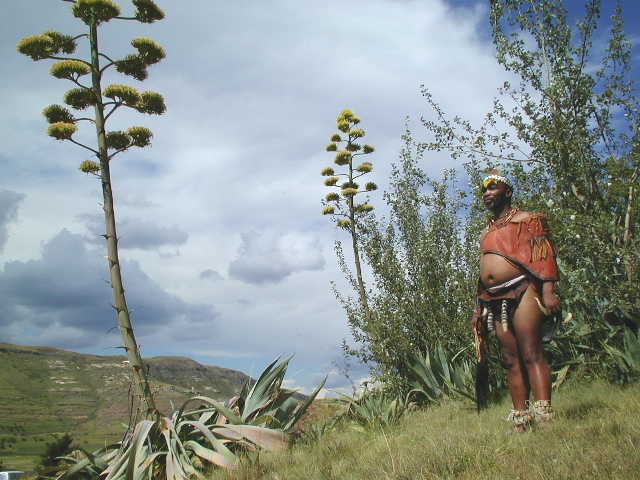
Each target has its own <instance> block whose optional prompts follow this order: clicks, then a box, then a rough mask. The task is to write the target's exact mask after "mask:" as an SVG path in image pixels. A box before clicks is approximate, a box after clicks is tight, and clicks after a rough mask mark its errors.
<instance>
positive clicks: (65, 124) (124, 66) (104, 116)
mask: <svg viewBox="0 0 640 480" xmlns="http://www.w3.org/2000/svg"><path fill="white" fill-rule="evenodd" d="M63 1H65V2H68V3H71V4H72V8H71V11H72V14H73V15H74V16H75V17H76V18H78V19H80V20H81V21H82V22H83V23H84V24H85V26H86V28H87V30H88V31H87V33H83V34H80V35H77V36H75V37H73V36H70V35H66V34H62V33H59V32H55V31H51V30H49V31H46V32H45V33H43V34H41V35H34V36H31V37H27V38H24V39H23V40H21V41H20V42H19V43H18V51H19V52H20V53H22V54H24V55H27V56H29V57H31V59H33V60H43V59H52V60H57V62H56V63H55V64H54V65H53V66H52V67H51V75H53V76H54V77H56V78H60V79H65V80H68V81H71V82H72V83H73V84H74V85H75V87H76V88H73V89H71V90H69V91H68V92H67V93H66V95H65V97H64V101H65V103H66V104H67V105H69V106H70V107H71V108H73V109H75V110H84V109H86V108H88V107H93V109H94V115H93V117H86V116H76V115H74V114H73V113H72V112H71V111H70V110H69V109H67V108H66V107H64V106H61V105H50V106H49V107H47V108H45V109H44V111H43V114H44V116H45V117H46V119H47V121H48V122H49V123H50V126H49V130H48V133H49V135H50V136H51V137H53V138H55V139H56V140H67V141H70V142H72V143H74V144H76V145H78V146H80V147H82V148H84V149H85V150H88V151H90V152H92V153H93V154H94V155H95V157H96V158H97V160H98V162H95V161H93V160H84V161H83V162H82V163H81V164H80V170H81V171H83V172H85V173H88V174H93V175H96V176H99V177H100V181H101V184H102V200H103V210H104V218H105V234H104V238H105V240H106V244H107V262H108V267H109V274H110V280H111V287H112V291H113V302H114V305H113V306H114V309H115V311H116V315H117V321H118V327H119V330H120V333H121V336H122V340H123V343H124V348H125V350H126V352H127V357H128V360H129V363H130V365H131V367H132V368H133V373H134V377H135V380H136V384H137V385H138V387H139V390H140V395H141V397H142V398H143V399H144V401H145V402H146V406H147V413H148V414H155V415H156V416H157V408H156V405H155V400H154V398H153V395H152V393H151V388H150V386H149V382H148V380H147V376H146V372H145V368H144V366H143V363H142V357H141V355H140V349H139V347H138V344H137V342H136V338H135V335H134V331H133V326H132V324H131V319H130V316H129V309H128V308H127V302H126V298H125V294H124V286H123V281H122V273H121V271H120V260H119V255H118V236H117V231H116V219H115V210H114V200H113V189H112V183H111V172H110V162H111V160H113V158H114V157H115V156H116V155H118V154H119V153H121V152H124V151H125V150H128V149H129V148H132V147H145V146H148V145H150V142H151V137H152V136H153V134H152V132H151V131H150V130H149V129H147V128H145V127H131V128H129V129H127V130H126V131H124V132H122V131H115V132H107V131H106V123H107V121H108V119H109V118H110V117H111V115H113V113H114V112H115V111H116V110H118V109H120V108H122V107H127V108H131V109H133V110H136V111H138V112H140V113H146V114H157V115H160V114H162V113H164V111H165V104H164V99H163V98H162V96H161V95H160V94H158V93H156V92H142V93H139V92H138V91H137V89H135V88H134V87H129V86H125V85H109V86H107V87H106V88H105V89H104V90H103V89H102V85H101V83H102V79H103V75H104V72H105V71H106V70H107V69H109V68H111V67H115V68H116V70H117V71H119V72H121V73H123V74H125V75H128V76H131V77H133V78H135V79H137V80H144V79H145V78H146V77H147V67H149V66H150V65H152V64H154V63H157V62H159V61H160V60H161V59H162V58H164V56H165V53H164V50H163V49H162V47H160V46H159V45H158V44H156V43H155V42H154V41H153V40H151V39H148V38H137V39H134V40H133V41H132V42H131V44H132V46H133V47H134V48H135V49H136V50H137V51H138V53H135V54H130V55H127V56H126V57H124V58H123V59H120V60H112V59H111V57H110V56H108V55H106V54H105V53H104V52H103V51H101V50H100V48H99V44H98V29H99V27H100V25H101V24H103V23H105V22H108V21H110V20H113V19H119V20H135V21H138V22H141V23H152V22H154V21H156V20H161V19H162V18H164V13H163V12H162V10H160V8H158V6H157V5H156V4H155V3H154V2H153V1H152V0H132V2H133V4H134V6H135V14H134V16H132V17H123V16H120V7H119V6H118V5H117V4H116V3H115V2H113V1H112V0H63ZM81 39H84V40H88V42H89V47H90V58H89V59H88V60H86V59H83V58H75V57H70V56H69V55H72V54H74V52H75V50H76V45H77V42H78V41H79V40H81ZM101 62H103V63H101ZM89 74H90V79H91V80H90V84H84V83H82V77H83V76H85V75H89ZM81 122H89V123H92V124H93V125H94V126H95V129H96V136H97V145H96V146H95V147H94V146H90V145H85V144H83V143H80V142H79V141H77V140H75V139H74V138H73V135H74V134H75V133H76V131H77V130H78V125H79V124H80V123H81ZM110 150H111V152H110Z"/></svg>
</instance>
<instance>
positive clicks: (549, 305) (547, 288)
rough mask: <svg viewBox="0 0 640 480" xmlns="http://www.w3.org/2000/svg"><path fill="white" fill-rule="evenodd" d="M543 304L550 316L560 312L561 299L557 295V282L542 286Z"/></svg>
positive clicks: (549, 282) (546, 283) (548, 282)
mask: <svg viewBox="0 0 640 480" xmlns="http://www.w3.org/2000/svg"><path fill="white" fill-rule="evenodd" d="M542 303H543V304H544V306H545V308H546V309H547V310H548V311H549V313H550V314H553V313H556V312H557V311H558V310H560V298H558V295H557V294H556V282H554V281H547V282H544V283H543V284H542Z"/></svg>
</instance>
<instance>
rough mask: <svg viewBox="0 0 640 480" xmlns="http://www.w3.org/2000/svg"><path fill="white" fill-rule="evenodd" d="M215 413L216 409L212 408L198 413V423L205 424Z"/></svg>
mask: <svg viewBox="0 0 640 480" xmlns="http://www.w3.org/2000/svg"><path fill="white" fill-rule="evenodd" d="M215 414H216V411H214V410H210V411H208V412H204V413H203V414H202V415H200V418H199V419H198V421H199V422H200V423H204V424H206V423H207V422H208V421H209V420H211V417H213V416H214V415H215Z"/></svg>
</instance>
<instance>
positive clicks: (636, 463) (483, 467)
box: [211, 383, 640, 480]
mask: <svg viewBox="0 0 640 480" xmlns="http://www.w3.org/2000/svg"><path fill="white" fill-rule="evenodd" d="M554 405H555V408H556V411H557V412H558V417H557V418H556V420H554V421H553V423H552V424H550V425H547V426H545V427H544V428H537V429H536V430H533V431H530V432H527V433H524V434H519V435H508V434H507V433H506V432H507V431H508V429H509V424H508V423H507V422H506V421H504V417H505V416H506V413H507V412H508V409H509V403H508V401H507V399H505V400H504V401H503V402H502V404H500V405H496V406H494V407H492V408H490V409H489V410H487V411H484V412H483V413H482V414H480V415H477V414H476V412H475V410H474V409H473V405H471V403H470V402H462V401H449V402H446V403H443V404H442V405H439V406H435V407H432V408H429V409H425V410H418V411H414V412H410V413H409V414H407V415H406V416H405V417H404V418H403V419H402V421H401V422H400V424H399V425H397V426H394V427H392V428H387V429H384V430H383V429H377V430H371V431H355V430H353V429H351V428H349V427H346V426H345V427H340V428H341V431H336V432H332V433H329V434H327V435H326V436H324V437H322V438H321V439H320V440H319V441H318V442H316V443H311V444H306V445H305V444H299V445H297V446H294V447H292V448H291V449H290V450H288V451H285V452H278V453H262V454H261V456H260V457H259V460H257V461H253V462H252V463H251V464H245V465H243V467H242V468H241V469H239V470H236V471H234V472H223V471H216V472H212V474H211V480H215V479H230V478H233V479H246V480H250V479H265V480H266V479H273V480H282V479H299V478H304V479H345V478H347V479H407V480H408V479H440V478H443V479H447V478H452V479H453V478H455V479H472V478H473V479H477V478H480V479H482V478H487V479H489V478H491V479H493V478H496V477H497V478H507V477H509V478H522V479H529V478H536V479H558V478H572V479H573V478H616V479H624V478H639V477H640V457H639V456H638V455H637V452H638V449H639V448H640V417H639V416H638V414H637V412H638V411H639V410H640V386H639V385H635V386H631V387H628V388H620V387H614V386H611V385H609V384H604V383H591V384H577V385H575V384H574V385H568V386H566V387H564V388H563V389H562V390H561V391H560V392H558V393H557V394H556V395H555V397H554Z"/></svg>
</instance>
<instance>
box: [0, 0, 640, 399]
mask: <svg viewBox="0 0 640 480" xmlns="http://www.w3.org/2000/svg"><path fill="white" fill-rule="evenodd" d="M158 3H159V5H160V6H161V7H162V8H163V9H164V10H165V12H166V19H165V20H164V21H161V22H158V23H155V24H152V25H143V26H141V25H140V24H138V23H135V22H116V21H112V22H110V23H109V24H107V25H106V26H105V27H104V28H102V29H101V35H102V40H101V46H102V49H103V50H104V51H105V52H108V53H109V55H110V56H112V57H118V56H122V55H124V54H127V53H130V52H131V47H130V46H129V42H130V40H131V39H132V38H135V37H140V36H148V37H151V38H154V39H155V40H156V41H157V42H159V43H160V44H161V45H163V46H164V48H165V49H166V51H167V58H166V59H165V60H164V61H163V62H161V63H160V64H158V65H156V66H153V67H151V69H150V77H149V79H148V80H147V81H145V82H144V83H142V84H139V85H135V84H136V81H135V80H132V79H131V78H128V77H118V75H117V74H116V75H113V76H109V77H108V78H107V83H108V81H113V82H117V83H127V84H133V85H135V86H137V87H139V88H142V89H151V90H156V91H158V92H161V93H162V94H163V95H164V96H165V98H166V102H167V106H168V110H167V113H166V115H163V116H161V117H144V116H142V115H133V114H121V115H120V116H118V117H117V118H116V117H115V116H114V118H113V120H112V121H111V123H110V126H109V127H110V129H114V130H115V129H120V128H127V127H128V126H131V125H145V126H148V127H150V128H151V129H152V130H153V131H154V140H153V146H152V147H151V148H147V149H143V150H137V151H130V152H128V153H126V154H123V155H121V156H119V157H116V159H115V160H114V161H113V163H112V180H113V185H114V191H115V199H116V208H117V216H118V221H119V235H120V247H121V258H122V263H123V271H124V281H125V287H126V291H127V295H128V302H129V306H130V308H131V311H132V317H133V321H134V323H135V327H136V332H137V336H138V340H139V343H140V344H141V345H142V352H143V355H144V356H155V355H184V356H189V357H192V358H194V359H196V360H198V361H200V362H202V363H206V364H214V365H221V366H224V367H228V368H235V369H239V370H243V371H245V372H247V373H250V374H253V375H256V374H257V373H259V371H260V370H261V368H262V367H264V366H265V365H266V364H267V363H268V362H269V361H270V360H272V359H273V358H274V357H275V356H277V355H279V354H295V359H294V361H293V363H292V366H291V368H290V371H289V377H290V385H297V386H301V387H304V388H309V387H310V386H312V385H313V384H314V383H317V382H318V381H319V380H320V379H321V378H322V377H324V375H327V374H330V379H329V386H330V387H339V386H342V385H344V384H345V382H346V380H345V378H344V377H342V376H341V375H340V374H339V373H338V372H337V371H336V368H335V365H334V363H335V362H336V361H337V362H339V363H340V362H341V353H340V348H339V344H340V343H341V341H342V339H345V338H346V339H347V340H348V339H349V332H348V328H347V326H346V322H345V318H344V315H343V313H342V311H341V309H340V307H339V305H338V304H337V303H336V300H335V299H334V297H333V294H332V292H331V288H330V282H331V281H336V282H338V285H339V286H341V288H345V287H344V284H343V282H342V280H341V276H340V273H339V271H338V269H337V265H336V259H335V255H334V253H333V242H334V241H335V240H336V239H342V240H344V239H345V235H344V233H343V232H339V231H337V230H336V228H334V227H333V225H332V224H331V222H330V221H329V219H328V218H326V217H322V215H320V210H321V206H320V199H321V198H322V197H323V196H324V194H325V193H326V187H324V186H323V183H322V180H323V179H322V177H321V176H320V175H319V172H320V170H321V169H322V168H323V167H325V166H327V165H330V163H331V160H332V157H331V155H330V154H329V153H327V152H325V151H324V146H325V145H326V144H327V141H328V138H329V136H330V134H331V133H333V132H334V131H335V118H336V116H337V114H338V113H339V112H340V110H342V109H343V108H347V107H348V108H351V109H353V110H354V111H355V112H356V113H357V114H358V115H359V116H360V117H361V118H362V126H363V127H364V128H365V130H366V131H367V142H368V143H371V144H373V145H375V147H376V152H375V153H374V154H373V155H372V156H370V157H369V159H370V160H371V161H372V162H373V164H374V167H375V171H374V173H373V174H372V179H373V180H375V181H376V182H377V183H378V184H379V185H380V187H381V190H380V191H379V192H380V193H376V194H375V195H373V198H372V200H373V203H376V201H377V202H378V204H380V203H381V201H380V199H381V197H382V193H381V191H382V190H384V188H385V187H386V185H387V176H388V172H389V169H390V165H391V163H392V162H394V161H395V160H396V158H397V154H398V151H399V149H400V143H401V142H400V135H401V134H402V133H403V131H404V129H405V118H406V117H407V116H409V118H410V119H411V120H410V122H411V124H412V125H413V127H414V128H415V130H416V132H417V134H418V136H419V134H420V129H419V126H418V125H419V121H418V120H419V118H420V117H421V116H424V117H427V118H428V117H430V116H431V112H430V111H429V110H428V109H427V106H426V104H425V102H424V100H423V99H422V97H421V95H420V85H421V84H423V83H424V84H425V85H426V86H428V88H429V89H430V90H431V91H432V92H433V94H434V96H435V98H436V99H437V100H438V101H439V102H440V103H441V105H442V106H443V108H444V109H445V110H446V111H449V112H452V113H458V114H461V115H463V116H464V117H466V118H469V119H471V120H477V119H479V118H480V117H481V115H482V114H483V113H484V112H485V111H486V110H487V109H488V107H489V106H490V104H491V99H492V97H493V95H494V93H495V91H496V88H497V87H498V85H499V84H501V83H502V81H504V79H505V78H506V77H505V73H504V72H503V71H502V70H501V68H500V67H499V66H498V65H497V64H496V62H495V61H494V58H493V49H492V46H491V43H490V38H489V35H488V33H487V30H486V13H487V12H486V8H485V6H484V5H485V3H486V2H482V1H478V2H473V1H454V0H449V1H445V0H366V1H364V0H363V1H359V0H354V1H350V2H339V1H333V0H324V1H321V2H320V1H318V2H315V1H314V2H311V1H309V2H300V1H293V0H273V1H270V2H257V1H249V0H238V1H235V2H218V1H210V0H191V1H189V2H184V1H178V0H164V1H163V0H159V1H158ZM604 3H605V4H609V3H613V2H604ZM631 3H633V2H631V1H630V0H629V1H626V2H623V4H631ZM120 4H122V6H123V8H124V9H125V11H126V9H128V8H129V7H130V4H129V2H128V1H122V2H120ZM69 8H70V6H69V4H68V3H64V2H62V1H59V0H23V1H20V2H17V1H14V2H5V4H4V5H3V18H4V19H5V22H4V24H3V28H2V30H1V31H0V38H1V42H0V55H1V58H2V65H3V73H4V75H3V78H4V81H3V84H2V87H1V88H0V104H1V105H2V106H3V111H4V112H5V113H4V115H2V116H1V117H0V122H1V125H0V140H1V142H2V146H3V148H2V149H1V150H0V172H1V177H0V299H1V301H2V307H1V308H0V341H7V342H12V343H19V344H28V345H50V346H56V347H61V348H66V349H72V350H76V351H81V352H92V353H98V354H115V353H119V352H120V351H119V350H116V349H115V348H114V347H116V346H117V345H119V344H120V341H119V335H118V332H117V331H116V330H115V329H114V326H115V318H114V314H113V310H112V308H111V306H110V305H111V297H110V296H111V292H110V288H109V285H108V284H107V269H106V263H105V259H104V255H105V251H104V244H103V239H102V238H101V237H100V236H99V235H100V234H101V233H102V232H103V223H102V222H103V219H102V215H101V214H102V211H101V209H100V198H101V193H100V186H99V183H98V181H97V180H96V179H95V178H94V177H87V176H86V175H84V174H81V173H80V172H79V171H78V170H77V166H78V164H79V163H80V162H81V161H82V160H86V159H89V158H90V157H89V156H88V155H87V153H85V151H82V149H80V148H78V147H76V146H74V145H72V144H70V143H68V142H58V141H55V140H53V139H51V138H50V137H47V136H46V134H45V130H46V122H45V121H44V118H43V117H42V116H41V115H40V112H41V110H42V108H43V107H45V106H47V105H49V104H51V103H61V99H62V95H63V93H64V92H65V91H66V90H67V89H69V88H71V85H70V84H68V82H65V81H63V80H56V79H54V78H52V77H50V76H49V75H48V68H49V63H47V61H41V62H33V61H31V60H30V59H29V58H27V57H24V56H21V55H19V54H17V53H16V50H15V44H16V43H17V42H18V41H19V40H20V39H21V38H23V37H26V36H29V35H32V34H35V33H40V32H42V31H45V30H48V29H55V30H59V31H61V32H65V33H69V34H73V35H76V34H79V33H83V32H84V31H83V24H81V23H80V22H79V21H77V20H75V19H74V18H73V17H72V16H71V15H70V13H69ZM629 8H630V10H629V11H630V12H633V13H638V12H637V11H636V10H637V7H629ZM631 9H633V10H631ZM628 18H637V16H630V17H628ZM9 19H10V21H9ZM630 23H631V27H632V30H635V31H637V30H638V26H637V24H636V25H634V24H633V23H632V22H630ZM80 51H81V52H84V51H85V50H84V49H80ZM93 133H94V132H93V131H91V129H90V128H87V129H85V130H84V131H83V132H80V133H79V138H81V139H85V140H86V141H87V142H90V141H91V138H92V135H93ZM425 161H426V162H428V163H427V164H425V165H424V167H425V168H426V169H427V170H428V171H430V172H434V173H435V172H437V171H439V170H440V169H441V168H442V167H444V166H449V165H450V164H449V163H448V159H447V158H446V157H444V156H441V157H438V156H432V157H428V158H426V160H425ZM352 368H353V369H354V370H353V372H352V375H353V376H355V377H358V376H362V375H364V374H365V370H364V369H362V368H358V367H357V366H355V367H352Z"/></svg>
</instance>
